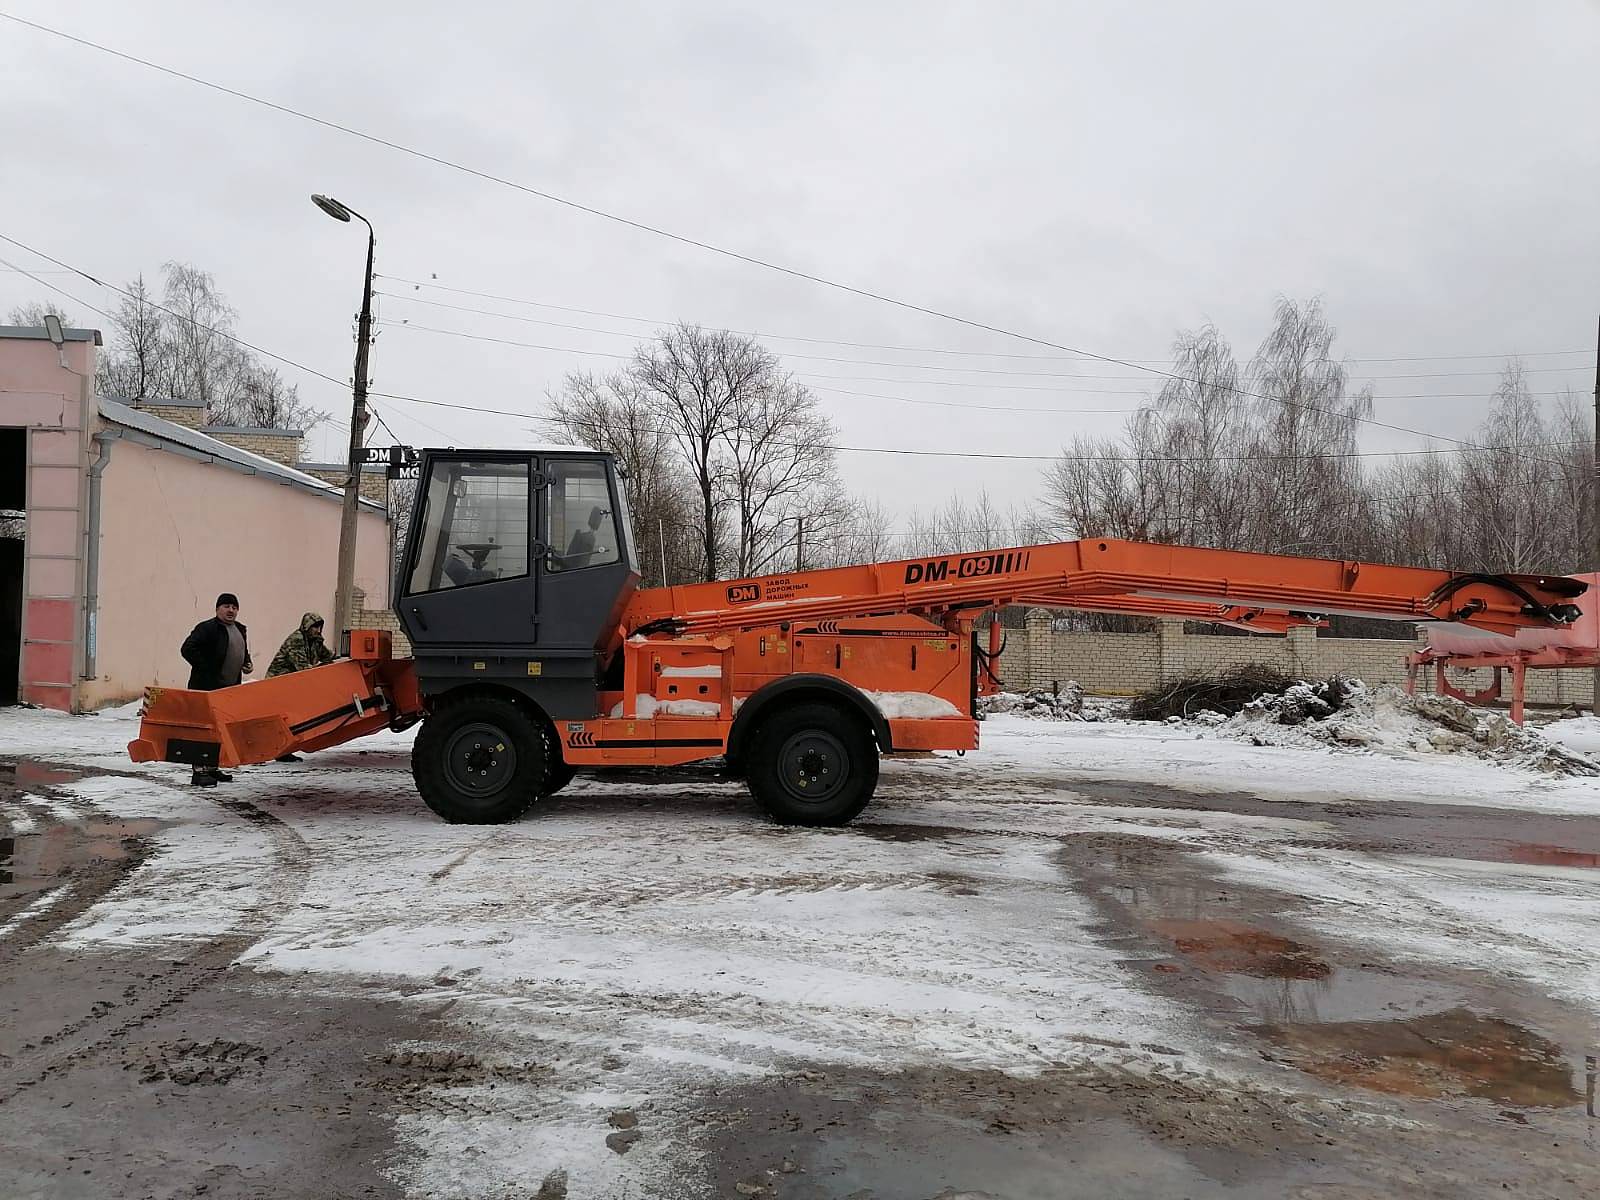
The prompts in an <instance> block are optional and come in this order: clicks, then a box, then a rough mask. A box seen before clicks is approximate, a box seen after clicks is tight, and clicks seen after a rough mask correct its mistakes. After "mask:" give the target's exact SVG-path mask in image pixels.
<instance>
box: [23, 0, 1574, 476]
mask: <svg viewBox="0 0 1600 1200" xmlns="http://www.w3.org/2000/svg"><path fill="white" fill-rule="evenodd" d="M0 15H3V14H0ZM0 241H4V242H6V243H8V244H10V245H13V246H16V247H18V248H19V249H22V250H25V251H26V252H28V253H29V254H33V255H35V256H36V257H38V258H42V259H43V260H44V261H45V262H48V263H52V264H53V265H55V266H57V267H60V268H62V269H63V270H66V271H69V272H71V273H72V274H74V275H77V276H79V277H81V278H83V279H85V280H87V281H88V282H90V283H92V284H94V285H95V286H97V287H101V288H106V289H109V290H110V291H113V292H116V293H117V294H119V295H121V296H124V297H127V298H128V299H136V297H134V295H133V293H131V292H129V291H127V290H126V289H124V288H120V287H118V286H117V285H116V284H111V283H106V282H105V281H104V280H102V279H99V278H98V277H96V276H94V275H92V274H90V273H89V272H88V271H85V270H83V269H82V268H80V267H75V266H73V265H72V264H70V263H66V262H63V261H62V260H60V259H57V258H54V257H52V256H50V255H48V254H46V253H44V252H43V251H42V250H38V249H36V248H35V247H33V246H30V245H28V244H27V243H25V242H21V241H18V240H17V239H16V238H13V237H10V236H8V235H6V234H0ZM0 265H7V266H15V264H12V263H10V262H9V261H7V260H4V259H0ZM16 270H17V271H19V272H20V273H22V274H24V275H28V277H29V278H31V279H33V280H34V281H35V282H36V283H38V284H39V285H40V286H42V287H46V288H49V289H50V290H51V291H54V292H57V293H59V294H60V295H63V296H65V297H66V298H67V299H69V300H72V301H73V302H74V303H77V304H79V305H81V306H82V307H84V308H86V309H88V310H89V311H91V312H95V313H98V314H99V315H100V316H102V317H105V318H106V319H107V320H108V321H111V322H113V323H114V322H115V320H116V318H115V317H114V316H112V314H110V313H108V312H106V311H105V310H104V309H102V308H99V307H97V306H95V305H92V304H89V303H88V302H87V301H85V300H83V299H82V298H81V297H78V296H75V295H73V294H72V293H70V292H68V291H66V290H65V289H63V288H61V287H59V286H57V285H56V284H53V283H51V282H49V281H48V280H46V279H43V278H41V277H39V276H36V275H33V274H32V273H30V272H29V271H27V270H26V269H24V268H21V267H16ZM143 302H144V303H147V304H149V305H150V307H152V308H155V309H156V310H157V311H160V312H163V313H166V314H167V315H168V316H171V317H173V318H174V319H175V320H180V321H183V322H185V323H187V324H189V325H191V326H193V327H195V328H197V329H202V330H205V331H207V332H209V333H213V334H215V335H216V336H218V337H221V338H225V339H227V340H229V341H231V342H234V343H235V344H236V345H239V346H243V347H244V348H246V349H248V350H251V351H253V352H255V353H257V354H260V355H262V356H263V357H266V358H269V359H272V360H273V361H274V362H280V363H283V364H285V365H286V366H289V367H292V368H294V369H296V370H299V371H304V372H306V373H307V374H309V375H313V376H315V377H317V378H318V379H323V380H326V381H328V382H330V383H334V384H337V385H338V386H340V387H344V386H345V384H344V382H343V381H341V380H339V379H337V378H335V377H334V376H332V375H329V374H327V373H326V372H323V371H319V370H317V369H316V368H315V367H311V366H307V365H306V364H305V363H301V362H297V361H296V360H294V359H291V358H287V357H285V356H283V355H281V354H277V353H275V352H273V351H271V350H267V349H266V348H265V347H262V346H258V345H256V344H254V343H252V342H247V341H245V340H244V339H243V338H241V337H238V336H237V335H235V334H232V333H228V332H226V331H224V330H220V329H216V328H215V327H213V326H209V325H205V324H203V323H202V322H200V321H196V320H194V319H193V318H191V317H187V316H185V315H184V314H182V313H179V312H176V311H174V310H173V309H170V308H167V307H166V306H165V305H162V304H158V303H156V302H155V301H152V300H150V299H149V298H148V297H144V298H143ZM467 336H471V335H467ZM371 395H372V396H374V397H378V398H383V399H389V400H399V401H402V402H406V403H411V404H420V405H426V406H430V407H436V408H447V409H455V410H457V411H461V412H476V413H484V414H490V415H498V416H507V417H517V418H519V419H523V420H532V421H538V422H542V423H547V424H561V422H559V421H558V420H557V419H556V418H553V417H542V416H539V415H537V414H531V413H526V412H516V411H510V410H504V409H491V408H482V407H477V406H473V405H466V404H453V403H448V402H445V401H438V400H426V399H423V398H421V397H418V396H407V395H401V394H397V393H393V392H373V393H371ZM329 423H330V424H333V425H335V426H336V427H339V428H345V429H347V428H348V426H347V425H345V424H344V423H342V422H339V421H336V420H333V419H332V418H329ZM419 423H420V422H419ZM649 432H653V433H656V434H658V435H660V436H671V431H670V430H661V429H655V430H650V431H649ZM391 435H392V431H391ZM1445 440H1448V441H1456V439H1445ZM791 444H792V443H791ZM1565 444H1567V443H1550V445H1552V446H1559V445H1565ZM1459 445H1460V449H1459V450H1455V451H1445V450H1438V449H1427V450H1409V451H1407V450H1387V451H1385V450H1376V451H1339V452H1332V453H1308V454H1299V455H1240V456H1234V458H1235V459H1239V460H1242V459H1281V460H1310V459H1322V458H1333V459H1340V458H1352V459H1362V458H1385V457H1397V456H1410V455H1425V454H1438V453H1462V452H1466V451H1473V450H1484V449H1486V447H1482V446H1477V445H1473V444H1471V443H1459ZM824 448H827V449H831V450H835V451H839V452H842V453H851V454H886V455H896V456H917V457H927V458H972V459H989V460H1002V461H1031V462H1056V461H1061V460H1062V458H1063V457H1064V456H1062V455H1059V454H1055V455H1038V454H1002V453H989V452H979V451H957V450H913V449H906V448H901V447H882V446H877V447H875V446H846V445H826V446H825V447H824ZM1501 448H1502V449H1508V450H1512V451H1513V452H1514V453H1516V454H1518V456H1519V457H1531V456H1525V455H1523V454H1522V453H1521V451H1522V450H1523V449H1525V447H1501ZM1065 457H1068V458H1070V457H1072V456H1065ZM1079 457H1080V458H1081V459H1082V460H1083V461H1099V460H1101V459H1105V458H1108V457H1111V456H1105V455H1101V456H1079ZM1118 457H1123V456H1118ZM1124 460H1125V459H1124ZM1169 460H1170V461H1185V462H1195V461H1209V460H1204V459H1197V458H1193V457H1189V456H1169ZM1145 461H1154V460H1152V459H1151V458H1149V457H1147V458H1146V459H1145ZM1217 461H1231V460H1229V459H1220V460H1217ZM1537 461H1541V462H1546V463H1549V464H1550V465H1553V466H1562V465H1563V464H1561V463H1559V462H1556V461H1554V460H1550V459H1538V460H1537Z"/></svg>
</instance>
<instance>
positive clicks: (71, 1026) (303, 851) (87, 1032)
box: [0, 785, 310, 1105]
mask: <svg viewBox="0 0 1600 1200" xmlns="http://www.w3.org/2000/svg"><path fill="white" fill-rule="evenodd" d="M163 786H170V785H163ZM207 798H208V799H209V800H211V801H212V802H213V803H215V804H216V805H217V806H218V807H220V808H223V809H225V810H227V811H228V812H230V813H232V814H233V815H234V816H236V817H238V818H239V819H240V820H243V821H246V822H249V823H250V824H252V825H254V826H256V827H258V828H260V829H262V830H263V831H264V832H265V833H266V835H267V837H268V839H269V841H270V843H271V846H272V857H273V860H274V861H273V862H272V863H271V864H268V865H267V871H266V878H265V880H264V882H263V883H262V885H261V887H260V899H259V900H258V901H257V903H256V904H255V905H254V906H252V907H251V908H250V909H249V910H247V912H246V913H245V914H244V916H243V917H242V918H241V919H240V920H239V921H238V922H236V923H235V925H234V926H233V927H232V928H231V929H229V930H228V931H226V932H225V933H223V934H221V935H220V936H217V937H215V938H213V939H212V940H211V941H209V942H208V943H206V944H205V945H203V946H201V947H199V948H197V949H195V950H194V951H192V952H191V953H189V954H188V955H186V956H185V957H183V958H182V959H179V960H178V961H176V962H174V963H172V964H170V965H168V966H166V967H164V968H162V969H160V970H158V971H156V972H155V973H154V974H153V975H151V976H149V977H147V978H145V979H144V980H142V981H141V982H140V983H139V984H138V985H137V986H138V991H137V992H136V993H134V994H133V995H131V996H130V997H129V998H127V999H125V1000H124V1001H123V1002H122V1003H120V1004H110V1003H106V1002H101V1003H99V1004H96V1005H95V1006H94V1007H93V1008H91V1009H90V1010H89V1011H88V1012H87V1013H86V1014H84V1015H83V1016H80V1017H78V1018H76V1019H74V1020H71V1021H68V1022H67V1023H65V1024H64V1025H62V1026H61V1027H60V1028H59V1029H58V1030H57V1031H56V1032H55V1033H53V1034H51V1035H49V1037H48V1039H41V1040H40V1041H39V1042H37V1043H34V1044H33V1046H32V1047H30V1048H29V1049H31V1051H32V1052H31V1053H24V1054H21V1055H19V1056H18V1057H17V1058H16V1059H15V1060H14V1061H13V1062H12V1063H10V1064H8V1067H7V1070H6V1071H5V1073H4V1074H3V1075H0V1105H4V1104H6V1103H7V1102H9V1101H10V1100H12V1099H14V1098H15V1097H16V1096H17V1095H18V1094H19V1093H21V1092H23V1091H25V1090H27V1089H28V1088H30V1087H33V1086H35V1085H37V1084H39V1083H42V1082H43V1081H44V1080H46V1079H49V1078H50V1077H51V1076H53V1075H56V1074H59V1073H60V1072H62V1071H65V1070H70V1069H71V1068H72V1067H74V1066H76V1065H77V1064H78V1063H81V1062H85V1061H87V1060H89V1059H92V1058H94V1057H95V1056H96V1055H98V1054H99V1053H101V1052H102V1051H104V1050H105V1049H107V1048H108V1047H109V1046H110V1045H111V1044H112V1043H114V1042H116V1041H118V1040H119V1039H121V1038H123V1037H125V1036H126V1035H127V1034H129V1033H131V1032H132V1031H133V1030H135V1029H137V1028H139V1026H141V1025H143V1024H145V1023H147V1022H149V1021H151V1020H154V1019H155V1018H156V1017H159V1016H161V1015H162V1014H163V1013H165V1012H166V1011H167V1010H168V1009H170V1008H172V1007H174V1006H175V1005H178V1004H180V1003H182V1002H183V1001H184V1000H185V999H187V998H188V997H189V996H190V995H192V994H193V993H194V992H196V991H198V990H200V989H201V988H204V987H206V986H209V985H211V984H213V983H215V982H216V981H217V980H218V979H220V977H221V975H222V974H223V972H225V971H226V970H227V969H228V968H229V967H230V966H232V965H233V963H234V962H235V961H236V960H237V959H238V958H239V957H240V956H241V955H243V954H244V953H245V952H247V951H248V950H249V949H251V947H253V946H254V945H255V944H256V943H257V942H259V941H260V940H261V939H262V938H263V937H265V936H266V934H267V933H268V932H269V931H270V930H271V929H272V928H273V926H274V925H276V924H277V922H278V920H279V918H280V917H281V916H282V915H283V914H284V912H286V911H287V910H288V909H290V908H292V907H293V906H294V904H295V903H296V901H297V900H298V898H299V895H300V893H301V892H302V891H303V890H304V887H305V883H306V879H307V877H308V875H309V873H310V858H309V854H308V852H307V848H306V845H305V842H304V841H303V840H302V839H301V838H300V836H299V834H297V833H295V831H294V830H293V829H291V828H290V827H289V826H288V825H287V824H285V823H284V822H283V821H281V820H279V819H278V818H277V817H275V816H273V815H272V814H271V813H269V812H266V811H265V810H263V809H261V808H258V807H257V806H256V805H254V804H251V803H250V802H248V801H245V800H236V799H231V798H226V797H220V796H209V797H207ZM98 898H99V897H98V896H97V897H95V899H98ZM91 903H92V901H91ZM83 907H87V905H85V906H83ZM74 915H76V914H74ZM47 932H48V931H47ZM35 940H37V939H35Z"/></svg>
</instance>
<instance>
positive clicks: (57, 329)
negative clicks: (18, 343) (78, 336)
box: [44, 313, 67, 350]
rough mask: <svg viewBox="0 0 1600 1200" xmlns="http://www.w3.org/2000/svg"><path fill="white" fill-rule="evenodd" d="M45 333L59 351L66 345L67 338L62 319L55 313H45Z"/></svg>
mask: <svg viewBox="0 0 1600 1200" xmlns="http://www.w3.org/2000/svg"><path fill="white" fill-rule="evenodd" d="M44 332H45V336H47V337H48V338H49V339H50V343H51V344H52V345H53V346H55V348H56V349H57V350H59V349H61V347H62V346H64V345H66V343H67V336H66V334H65V333H64V332H63V331H62V329H61V318H60V317H59V316H57V315H56V314H55V313H45V315H44Z"/></svg>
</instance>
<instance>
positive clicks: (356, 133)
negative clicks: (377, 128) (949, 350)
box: [0, 11, 1472, 446]
mask: <svg viewBox="0 0 1600 1200" xmlns="http://www.w3.org/2000/svg"><path fill="white" fill-rule="evenodd" d="M0 18H3V19H5V20H8V21H11V22H13V23H15V24H18V25H22V26H24V27H26V28H29V29H32V30H34V31H36V32H38V33H43V34H46V35H48V36H51V37H56V38H61V39H63V40H65V41H68V42H72V43H74V44H75V45H79V46H83V47H85V48H87V49H90V50H94V51H96V52H98V53H101V54H106V55H110V56H111V57H113V58H118V59H121V60H122V61H124V62H131V63H134V64H136V65H138V66H141V67H145V68H146V69H148V70H152V71H158V72H160V73H161V74H163V75H168V76H171V77H172V78H174V79H181V80H184V81H185V82H188V83H192V84H195V85H196V86H198V87H203V88H208V89H210V90H211V91H214V92H218V93H221V94H223V95H226V96H232V97H233V98H234V99H236V100H242V101H244V102H246V103H248V104H255V105H258V106H260V107H262V108H267V109H270V110H271V111H273V112H277V113H281V114H283V115H284V116H289V117H293V118H295V119H296V120H299V121H305V122H307V123H309V124H312V125H317V126H319V127H321V128H323V129H331V130H334V131H335V132H338V133H343V134H345V135H347V136H349V137H353V138H356V139H358V140H360V141H363V142H367V143H369V144H371V145H375V146H382V147H384V148H385V149H388V150H393V151H395V152H396V153H397V154H404V155H407V156H408V157H411V158H415V159H418V160H419V161H422V162H428V163H433V164H434V165H435V166H440V167H444V168H446V169H447V170H452V171H457V172H460V173H461V174H463V175H468V176H471V177H473V178H475V179H481V180H483V181H485V182H487V183H493V184H496V185H498V186H500V187H505V188H509V189H511V190H513V191H517V192H521V193H523V194H524V195H528V196H533V197H536V198H537V199H540V200H546V201H548V202H550V203H552V204H558V205H560V206H562V207H564V208H568V209H571V210H573V211H575V212H581V213H586V214H588V215H589V216H592V217H597V218H599V219H601V220H604V221H609V222H611V223H613V224H616V225H620V226H623V227H625V228H629V229H634V230H637V231H639V232H641V233H648V234H651V235H652V236H655V237H659V238H663V239H666V240H667V241H671V242H676V243H677V244H679V245H683V246H690V247H693V248H695V249H698V250H704V251H705V252H707V253H708V254H716V255H719V256H721V257H723V258H727V259H731V260H733V261H735V262H742V263H745V264H747V265H749V266H753V267H758V268H760V269H762V270H766V271H772V272H775V273H777V274H780V275H785V276H788V277H789V278H791V279H798V280H802V281H804V282H807V283H813V284H816V285H817V286H819V287H825V288H831V289H832V290H834V291H837V292H840V293H842V294H845V295H851V296H857V297H859V298H861V299H864V300H872V301H875V302H877V303H880V304H886V305H889V306H891V307H894V308H898V309H901V310H903V311H905V312H914V313H920V314H921V315H923V316H927V317H933V318H935V319H937V320H942V321H949V322H951V323H952V324H956V325H961V326H964V327H966V328H968V329H976V330H979V331H981V332H984V333H992V334H996V335H998V336H1000V337H1008V338H1013V339H1015V340H1017V341H1021V342H1027V343H1029V344H1031V345H1035V346H1042V347H1044V348H1045V349H1047V350H1058V351H1061V352H1063V353H1065V354H1072V355H1078V356H1081V357H1084V358H1090V359H1094V360H1095V361H1097V362H1103V363H1107V364H1110V365H1113V366H1119V367H1127V368H1129V369H1130V370H1137V371H1147V372H1149V373H1150V374H1153V375H1157V376H1160V377H1162V378H1166V379H1172V380H1175V381H1177V382H1179V383H1194V382H1197V381H1195V380H1192V379H1189V378H1187V377H1186V376H1182V375H1177V374H1174V373H1173V372H1171V371H1165V370H1161V369H1159V368H1156V367H1152V366H1146V365H1144V364H1142V363H1137V362H1133V361H1131V360H1128V359H1121V358H1116V357H1114V356H1112V355H1107V354H1097V353H1094V352H1093V351H1090V350H1084V349H1081V348H1078V347H1075V346H1070V345H1066V344H1064V343H1061V342H1055V341H1051V340H1049V339H1048V338H1041V337H1035V336H1034V335H1032V334H1026V333H1021V332H1018V331H1016V330H1012V329H1007V328H1005V327H1003V326H1000V325H993V324H990V323H989V322H986V321H980V320H976V319H974V318H971V317H963V316H961V315H959V314H957V313H952V312H947V311H945V310H943V309H937V308H932V307H930V306H928V305H923V304H916V303H913V302H912V301H909V300H901V299H899V298H897V297H895V296H891V295H888V294H887V293H884V292H877V291H873V290H872V289H870V288H865V287H857V286H856V285H854V284H849V283H844V282H841V281H839V280H835V279H829V278H827V277H826V276H823V275H818V274H816V273H814V272H811V271H803V270H800V269H799V268H796V267H788V266H784V265H783V264H781V263H778V262H773V261H771V260H770V259H764V258H760V257H758V256H756V255H753V254H745V253H743V252H741V251H738V250H733V249H730V248H728V247H726V246H719V245H717V244H716V243H714V242H708V241H705V240H703V239H701V238H695V237H690V236H688V235H687V234H681V233H675V232H673V231H672V230H669V229H666V228H664V227H662V226H659V225H652V224H650V223H648V222H646V221H638V220H634V219H633V218H631V217H625V216H622V215H621V214H619V213H613V212H609V211H607V210H605V209H602V208H596V207H595V206H593V205H590V204H583V203H581V202H579V201H577V200H571V199H568V198H567V197H565V196H561V195H557V194H556V193H554V192H550V191H546V190H544V189H542V188H536V187H532V186H530V185H529V184H525V183H519V182H518V181H516V180H514V179H509V178H507V177H506V176H503V175H496V174H494V173H493V172H491V171H485V170H481V169H480V168H477V167H473V166H469V165H467V164H465V163H462V162H457V161H455V160H453V159H449V158H445V157H443V156H442V155H438V154H431V153H429V152H427V151H425V150H419V149H417V148H415V147H412V146H407V145H405V144H403V143H400V142H396V141H392V140H391V139H389V138H384V137H380V136H378V135H377V134H373V133H368V132H366V131H365V130H361V129H356V128H354V127H353V126H350V125H345V124H342V123H341V122H338V121H333V120H329V119H328V118H326V117H319V116H315V115H314V114H312V113H308V112H305V111H303V110H301V109H297V108H292V107H290V106H289V105H286V104H279V103H277V102H276V101H272V100H268V99H266V98H264V97H261V96H255V95H252V94H251V93H249V92H245V91H241V90H239V89H238V88H231V87H228V86H226V85H225V84H220V83H217V82H215V81H214V80H210V79H204V78H202V77H200V76H198V75H191V74H189V73H188V72H185V71H180V70H177V69H176V68H174V67H169V66H165V65H164V64H162V63H157V62H153V61H151V60H150V59H146V58H140V57H139V56H138V55H135V54H129V53H128V52H126V51H123V50H116V49H113V48H112V47H110V46H106V45H103V44H101V43H99V42H94V41H90V40H89V39H88V38H82V37H78V36H76V35H75V34H70V33H67V32H66V31H65V30H62V29H56V28H53V27H51V26H48V25H43V24H40V23H39V22H36V21H29V20H26V19H24V18H22V17H18V16H16V15H14V14H12V13H7V12H3V11H0ZM1226 390H1227V391H1229V392H1232V393H1234V394H1236V395H1241V396H1250V397H1254V398H1255V399H1258V400H1266V401H1268V402H1270V403H1274V404H1281V405H1284V406H1285V407H1288V408H1295V409H1299V410H1301V411H1304V412H1317V413H1322V414H1323V415H1326V416H1331V417H1334V418H1336V419H1343V420H1350V421H1357V422H1360V423H1362V424H1367V425H1371V426H1373V427H1374V428H1379V429H1388V430H1391V431H1392V432H1395V433H1405V434H1410V435H1411V436H1413V437H1421V438H1430V437H1440V438H1441V439H1442V440H1445V441H1449V442H1452V443H1455V444H1458V445H1463V446H1471V445H1472V443H1471V442H1468V441H1465V440H1464V439H1460V438H1445V437H1443V435H1440V434H1429V433H1425V432H1423V431H1422V430H1420V429H1410V428H1408V427H1406V426H1404V425H1395V424H1392V423H1390V422H1387V421H1379V420H1376V419H1375V418H1372V417H1356V416H1352V415H1351V414H1349V413H1342V412H1339V411H1338V410H1336V409H1327V408H1323V407H1321V406H1319V405H1314V404H1306V403H1303V402H1301V401H1295V400H1287V399H1285V398H1283V397H1281V396H1271V395H1268V394H1266V393H1262V392H1254V391H1251V390H1249V389H1247V388H1237V387H1232V388H1227V389H1226Z"/></svg>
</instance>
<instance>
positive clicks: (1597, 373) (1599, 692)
mask: <svg viewBox="0 0 1600 1200" xmlns="http://www.w3.org/2000/svg"><path fill="white" fill-rule="evenodd" d="M1589 536H1590V537H1592V538H1594V559H1593V563H1592V565H1593V566H1594V569H1595V570H1597V571H1600V321H1597V322H1596V325H1595V345H1594V473H1593V474H1592V475H1591V476H1590V478H1589ZM1590 603H1593V601H1590ZM1590 700H1591V703H1592V705H1593V707H1592V708H1591V709H1590V711H1591V712H1592V713H1594V715H1595V716H1600V667H1596V668H1595V669H1594V695H1593V696H1592V697H1590Z"/></svg>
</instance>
